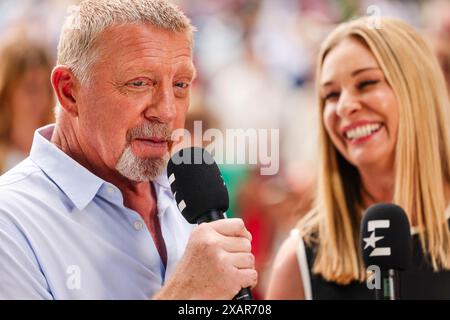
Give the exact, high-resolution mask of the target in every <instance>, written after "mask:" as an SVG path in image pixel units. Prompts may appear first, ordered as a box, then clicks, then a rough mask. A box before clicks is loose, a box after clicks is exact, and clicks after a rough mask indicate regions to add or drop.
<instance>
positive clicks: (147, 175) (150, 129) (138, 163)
mask: <svg viewBox="0 0 450 320" xmlns="http://www.w3.org/2000/svg"><path fill="white" fill-rule="evenodd" d="M153 135H156V136H162V137H165V138H166V139H170V135H171V132H170V130H169V128H168V126H167V125H165V124H161V123H157V122H154V123H145V124H144V125H142V126H139V127H136V128H133V129H131V130H130V131H129V132H128V133H127V145H126V146H125V149H124V150H123V153H122V155H121V156H120V159H119V161H118V162H117V165H116V170H117V171H118V172H119V173H120V174H121V175H122V176H124V177H125V178H127V179H129V180H131V181H136V182H146V181H153V180H154V179H155V178H156V177H158V176H159V175H160V174H162V173H163V171H164V169H165V168H166V166H167V162H168V161H169V158H170V156H169V152H167V154H166V155H165V156H164V157H163V158H144V159H142V158H139V157H137V156H136V155H135V154H134V153H133V151H132V150H131V145H130V143H131V141H132V140H133V138H135V137H152V136H153Z"/></svg>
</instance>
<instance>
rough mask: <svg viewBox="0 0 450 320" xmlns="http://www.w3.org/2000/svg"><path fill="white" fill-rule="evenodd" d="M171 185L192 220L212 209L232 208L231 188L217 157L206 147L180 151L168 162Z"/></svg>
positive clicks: (190, 221)
mask: <svg viewBox="0 0 450 320" xmlns="http://www.w3.org/2000/svg"><path fill="white" fill-rule="evenodd" d="M167 176H168V178H169V183H170V188H171V189H172V193H173V194H174V196H175V200H176V201H177V204H178V209H179V210H180V212H181V213H182V214H183V216H184V218H185V219H186V220H187V221H188V222H189V223H197V219H198V218H199V217H200V216H202V215H204V214H205V213H207V212H209V211H211V210H218V211H220V212H225V211H227V210H228V202H229V200H228V191H227V188H226V186H225V182H224V181H223V179H222V175H221V173H220V170H219V168H218V167H217V164H216V163H215V161H214V159H213V157H212V156H211V155H210V154H209V153H208V152H207V151H206V150H205V149H203V148H198V147H191V148H185V149H182V150H180V151H178V152H177V153H176V154H174V155H173V156H172V158H171V159H170V161H169V163H168V165H167Z"/></svg>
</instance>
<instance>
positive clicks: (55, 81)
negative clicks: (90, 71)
mask: <svg viewBox="0 0 450 320" xmlns="http://www.w3.org/2000/svg"><path fill="white" fill-rule="evenodd" d="M51 81H52V85H53V89H54V90H55V93H56V96H57V98H58V101H59V103H60V105H61V107H62V109H64V110H65V111H66V112H67V113H68V114H70V115H71V116H73V117H77V116H78V105H77V100H76V96H77V93H78V89H79V81H78V80H77V78H76V77H75V75H74V74H73V72H72V71H71V70H70V69H69V68H67V67H66V66H56V67H55V68H54V69H53V71H52V76H51Z"/></svg>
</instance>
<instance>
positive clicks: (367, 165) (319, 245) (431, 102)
mask: <svg viewBox="0 0 450 320" xmlns="http://www.w3.org/2000/svg"><path fill="white" fill-rule="evenodd" d="M316 75H317V77H316V80H317V93H318V102H319V107H318V112H319V114H320V117H319V119H320V124H319V138H320V152H319V159H320V160H319V174H318V188H317V193H316V198H315V206H314V208H313V209H312V210H311V211H310V212H309V213H308V214H307V215H306V216H305V217H304V218H303V219H301V220H300V222H299V224H298V228H296V229H294V232H292V233H291V236H290V237H289V238H288V239H287V240H286V241H285V243H284V244H283V246H282V247H281V249H280V250H279V252H278V256H277V258H276V259H275V262H274V265H273V269H272V276H271V280H270V284H269V289H268V293H267V298H269V299H373V298H374V297H375V294H374V292H373V291H371V290H369V289H368V288H367V286H366V283H365V280H366V277H367V273H366V270H365V268H364V264H363V262H362V258H361V254H360V252H359V251H360V249H359V247H360V245H359V230H360V222H361V219H362V215H363V212H364V211H365V209H367V208H368V207H369V206H371V205H373V204H376V203H380V202H384V203H394V204H397V205H399V206H401V207H402V208H403V209H404V210H405V212H406V213H407V214H408V218H409V220H410V224H411V226H412V227H413V231H412V233H413V261H412V266H411V268H410V269H409V270H407V271H402V272H400V283H401V284H402V287H401V291H402V293H403V294H404V295H403V296H402V298H404V299H408V298H410V299H411V298H434V299H442V298H447V299H448V298H450V272H449V270H450V231H449V221H448V218H449V216H450V125H449V124H450V107H449V98H448V94H447V90H446V87H445V80H444V77H443V74H442V70H441V69H440V66H439V63H438V61H437V59H436V58H435V56H434V55H433V53H432V50H431V49H430V48H429V47H428V46H427V44H426V42H425V40H424V39H423V38H422V36H421V35H420V34H419V33H418V32H417V31H416V30H414V29H413V28H412V27H410V26H409V25H407V24H406V23H404V22H402V21H400V20H396V19H389V18H381V19H380V25H379V28H374V26H373V24H372V23H371V21H370V20H369V19H366V18H361V19H358V20H355V21H352V22H349V23H344V24H342V25H340V26H339V27H338V28H337V29H336V30H335V31H333V32H332V33H331V34H330V35H329V36H328V38H327V39H326V40H325V42H324V43H323V45H322V48H321V51H320V53H319V58H318V69H317V74H316ZM369 248H370V247H369Z"/></svg>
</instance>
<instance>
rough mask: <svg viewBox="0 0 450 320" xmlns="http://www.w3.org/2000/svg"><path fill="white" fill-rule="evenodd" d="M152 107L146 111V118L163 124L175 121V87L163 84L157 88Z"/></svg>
mask: <svg viewBox="0 0 450 320" xmlns="http://www.w3.org/2000/svg"><path fill="white" fill-rule="evenodd" d="M152 100H153V101H152V103H151V105H150V106H149V107H148V108H147V109H146V110H145V117H146V118H149V119H156V120H158V121H159V122H161V123H170V122H172V121H173V120H174V119H175V116H176V113H177V109H176V97H175V95H174V90H173V86H172V85H171V84H168V83H161V84H160V85H158V86H157V88H156V92H155V94H154V96H153V99H152Z"/></svg>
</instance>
